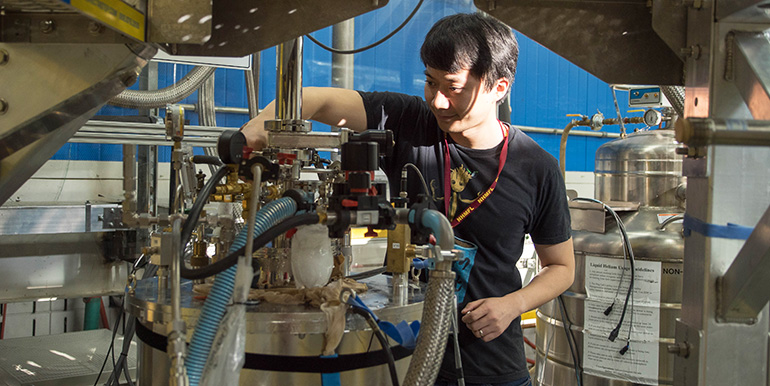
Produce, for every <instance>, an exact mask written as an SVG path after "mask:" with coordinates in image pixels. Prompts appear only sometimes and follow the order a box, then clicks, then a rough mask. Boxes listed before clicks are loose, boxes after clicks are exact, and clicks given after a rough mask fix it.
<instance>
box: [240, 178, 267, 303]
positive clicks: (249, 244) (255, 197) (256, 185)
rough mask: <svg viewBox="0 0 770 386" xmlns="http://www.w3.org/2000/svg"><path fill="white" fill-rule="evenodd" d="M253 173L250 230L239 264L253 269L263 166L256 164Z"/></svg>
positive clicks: (249, 218)
mask: <svg viewBox="0 0 770 386" xmlns="http://www.w3.org/2000/svg"><path fill="white" fill-rule="evenodd" d="M251 173H252V175H253V176H254V182H253V186H252V188H251V199H250V200H249V214H248V216H249V217H248V224H249V229H248V232H247V235H248V236H247V237H246V253H245V255H244V256H243V259H242V260H241V261H239V262H238V264H239V265H240V264H241V263H242V264H243V265H244V266H247V267H251V255H252V253H253V249H254V222H255V221H256V217H257V204H258V203H259V196H260V195H261V194H262V165H260V164H254V166H252V167H251ZM242 300H246V299H242Z"/></svg>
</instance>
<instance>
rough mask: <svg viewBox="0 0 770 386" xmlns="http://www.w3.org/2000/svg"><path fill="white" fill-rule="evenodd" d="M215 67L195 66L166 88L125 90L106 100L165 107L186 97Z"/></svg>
mask: <svg viewBox="0 0 770 386" xmlns="http://www.w3.org/2000/svg"><path fill="white" fill-rule="evenodd" d="M215 70H216V67H202V66H201V67H195V68H193V69H192V70H190V72H188V73H187V75H185V76H184V77H183V78H182V79H181V80H180V81H179V82H177V83H174V84H172V85H171V86H168V87H166V88H163V89H160V90H153V91H140V90H125V91H123V92H122V93H120V94H118V95H117V96H115V97H114V98H112V99H110V101H109V102H108V103H109V104H111V105H115V106H120V107H128V108H135V109H154V108H159V107H165V106H166V105H167V104H171V103H176V102H179V101H181V100H182V99H184V98H187V97H188V96H190V94H192V93H193V92H194V91H195V90H197V89H198V87H199V86H200V85H201V83H203V81H205V80H206V79H208V78H209V77H210V76H211V75H213V74H214V71H215Z"/></svg>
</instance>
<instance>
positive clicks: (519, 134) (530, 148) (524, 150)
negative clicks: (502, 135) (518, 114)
mask: <svg viewBox="0 0 770 386" xmlns="http://www.w3.org/2000/svg"><path fill="white" fill-rule="evenodd" d="M510 128H511V129H510V130H511V131H510V133H511V135H512V138H511V143H510V147H509V149H508V152H509V155H513V156H514V157H516V159H517V161H518V162H517V163H516V164H517V165H519V166H522V167H526V168H532V167H537V169H539V170H542V171H546V170H555V171H558V170H559V161H558V160H557V159H556V157H554V156H553V155H552V154H551V153H549V152H548V151H546V150H545V149H543V147H542V146H540V144H538V143H537V142H536V141H535V140H534V139H532V137H530V136H528V135H527V134H526V133H524V132H523V131H522V130H521V129H520V128H518V127H516V126H513V125H511V126H510Z"/></svg>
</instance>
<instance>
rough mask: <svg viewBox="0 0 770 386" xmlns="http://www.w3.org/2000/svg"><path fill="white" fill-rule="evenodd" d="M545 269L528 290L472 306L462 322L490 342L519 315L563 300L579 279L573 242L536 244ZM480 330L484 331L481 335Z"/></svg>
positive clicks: (486, 299) (466, 311)
mask: <svg viewBox="0 0 770 386" xmlns="http://www.w3.org/2000/svg"><path fill="white" fill-rule="evenodd" d="M535 250H536V251H537V255H538V257H539V258H540V265H541V266H542V269H541V270H540V272H539V273H538V274H537V276H535V277H534V278H533V279H532V281H531V282H530V283H529V284H528V285H527V286H526V287H524V288H522V289H520V290H518V291H515V292H511V293H509V294H508V295H505V296H503V297H499V298H485V299H479V300H476V301H473V302H470V303H468V305H467V306H465V308H464V309H463V310H462V311H461V312H462V314H463V318H462V321H463V322H464V323H465V325H466V326H467V327H468V328H469V329H471V331H473V334H474V335H475V336H477V337H479V338H482V339H483V340H484V341H485V342H489V341H491V340H493V339H495V338H497V337H498V336H500V334H502V333H503V331H505V329H506V328H508V326H509V325H510V324H511V322H512V321H513V320H514V319H516V318H517V317H518V316H519V315H521V314H523V313H524V312H527V311H529V310H532V309H535V308H537V307H540V306H541V305H543V304H545V303H546V302H548V301H549V300H551V299H553V298H555V297H557V296H559V294H561V293H562V292H564V291H565V290H566V289H567V288H569V287H570V286H571V285H572V281H573V280H574V279H575V253H574V250H573V248H572V239H569V240H567V241H565V242H562V243H559V244H553V245H542V244H535ZM479 330H480V331H479Z"/></svg>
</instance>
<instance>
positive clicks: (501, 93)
mask: <svg viewBox="0 0 770 386" xmlns="http://www.w3.org/2000/svg"><path fill="white" fill-rule="evenodd" d="M510 87H511V82H510V81H509V80H508V79H507V78H500V79H498V80H497V82H495V87H494V88H493V91H494V92H495V93H496V94H497V100H498V101H500V100H502V99H503V98H505V95H506V94H508V90H509V89H510Z"/></svg>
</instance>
